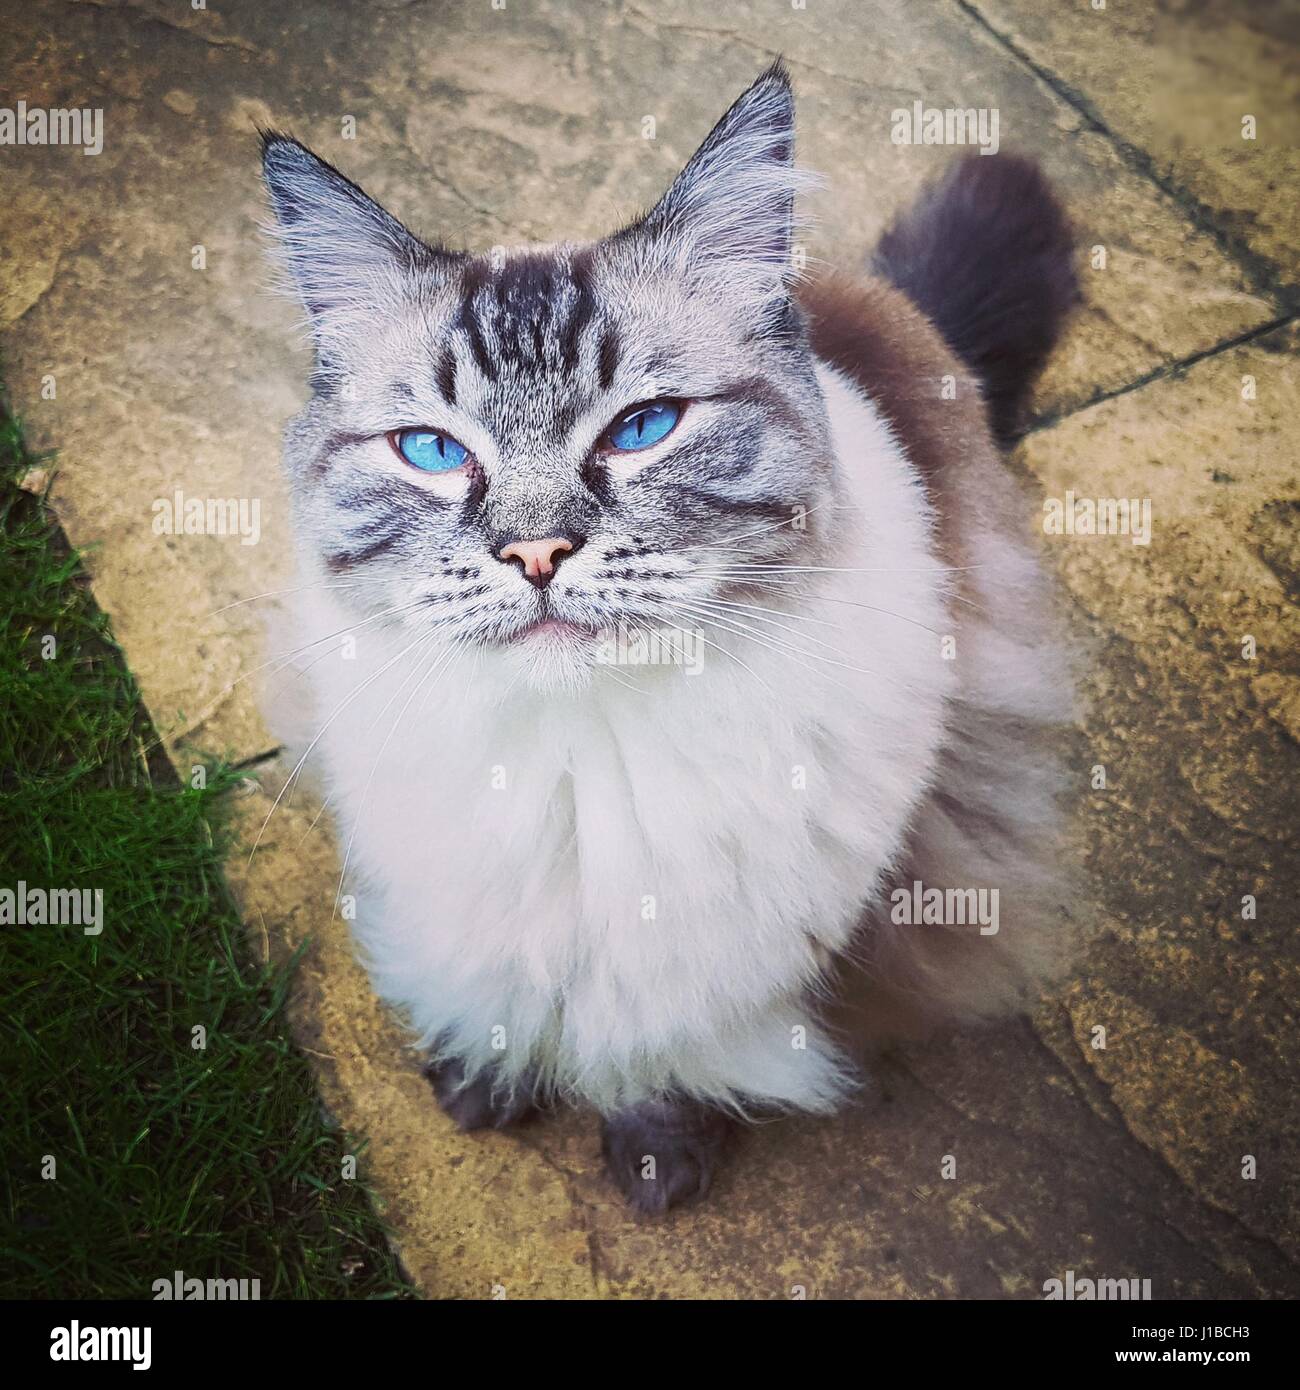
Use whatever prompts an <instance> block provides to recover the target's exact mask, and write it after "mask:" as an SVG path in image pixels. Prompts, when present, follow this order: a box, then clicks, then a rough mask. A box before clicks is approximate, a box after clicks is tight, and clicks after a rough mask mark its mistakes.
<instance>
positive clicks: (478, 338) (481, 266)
mask: <svg viewBox="0 0 1300 1390" xmlns="http://www.w3.org/2000/svg"><path fill="white" fill-rule="evenodd" d="M487 282H488V264H487V262H486V261H483V260H472V261H470V262H469V263H468V264H467V265H466V266H465V269H464V271H463V272H462V274H461V281H460V283H461V299H460V309H459V311H458V312H457V314H456V327H457V328H458V329H459V330H460V331H461V332H462V333H464V335H465V337H466V338H467V339H468V341H469V350H470V352H471V353H473V355H474V361H475V362H476V363H477V364H478V369H479V371H481V372H482V373H483V375H484V376H485V377H487V379H488V380H489V381H495V380H496V379H497V364H496V362H495V361H494V360H493V357H492V354H491V353H490V352H489V351H488V347H487V343H486V342H485V341H484V340H483V327H482V325H481V324H480V323H479V318H478V312H477V310H476V309H475V307H474V301H475V299H476V298H477V296H478V293H479V291H480V290H481V289H482V288H483V287H484V285H486V284H487Z"/></svg>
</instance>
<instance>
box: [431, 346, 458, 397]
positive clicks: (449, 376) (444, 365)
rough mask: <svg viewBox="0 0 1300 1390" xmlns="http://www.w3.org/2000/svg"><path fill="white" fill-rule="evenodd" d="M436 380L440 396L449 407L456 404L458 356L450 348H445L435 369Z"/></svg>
mask: <svg viewBox="0 0 1300 1390" xmlns="http://www.w3.org/2000/svg"><path fill="white" fill-rule="evenodd" d="M433 376H434V380H435V381H436V383H437V386H438V391H439V394H440V395H441V396H442V398H443V400H445V401H446V402H447V404H448V405H455V404H456V354H455V353H454V352H452V350H451V349H450V348H443V350H442V353H441V354H440V356H439V357H438V365H437V366H436V367H435V368H434V372H433Z"/></svg>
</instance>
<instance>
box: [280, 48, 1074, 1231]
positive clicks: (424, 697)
mask: <svg viewBox="0 0 1300 1390" xmlns="http://www.w3.org/2000/svg"><path fill="white" fill-rule="evenodd" d="M793 154H794V102H793V95H792V91H791V86H790V82H789V79H788V76H787V74H786V71H785V69H784V68H783V66H782V65H781V64H780V62H779V61H778V62H777V63H776V64H774V65H773V66H772V67H771V68H769V69H768V70H767V71H766V72H764V73H763V74H762V75H761V76H760V77H759V78H758V79H757V81H756V82H755V83H754V84H753V85H752V86H751V87H750V88H749V89H748V90H747V91H746V92H745V93H744V94H743V95H742V96H741V97H740V98H739V99H738V100H737V101H736V102H735V103H734V105H732V107H731V108H730V109H729V110H728V111H727V113H726V114H725V115H724V116H723V117H722V119H721V120H720V121H719V122H718V124H717V125H716V126H715V128H714V129H713V131H712V132H711V133H710V134H709V136H708V137H707V139H706V140H705V141H704V143H703V145H702V146H701V147H700V149H699V150H698V151H697V152H696V154H695V155H694V156H693V157H692V158H691V160H690V161H689V163H688V164H687V165H686V166H685V168H684V170H683V171H682V173H681V174H680V175H679V176H678V177H677V179H676V180H675V181H674V182H673V184H672V185H671V187H670V188H669V189H668V191H667V192H666V193H665V194H664V196H663V197H662V198H661V199H660V200H659V202H658V203H657V204H656V205H655V206H654V207H653V208H652V209H651V210H650V211H649V212H648V213H647V214H645V215H644V216H643V217H640V218H639V219H638V220H636V221H634V222H632V223H631V224H630V225H628V226H626V227H624V228H622V229H621V230H619V231H617V232H615V233H614V234H612V235H610V236H608V237H607V238H605V239H603V240H600V241H597V242H594V243H591V244H581V245H578V244H559V245H551V246H544V247H530V248H524V249H519V250H510V251H506V252H500V251H496V252H493V253H492V254H491V255H482V254H470V253H467V252H463V251H458V250H449V249H446V248H444V247H442V246H440V245H438V244H436V243H433V242H426V241H422V240H420V239H418V238H417V237H416V236H415V235H413V234H412V233H411V232H409V231H408V230H407V229H406V228H405V227H404V226H403V225H402V224H401V223H400V222H398V221H397V220H396V219H395V218H394V217H393V216H392V215H391V214H389V213H388V212H387V211H385V210H384V209H382V208H381V207H380V206H379V205H378V204H376V203H375V202H374V201H372V200H371V199H370V198H369V197H368V196H367V195H366V194H365V193H363V192H362V191H361V189H360V188H358V187H357V186H356V185H355V184H353V183H352V182H351V181H349V180H348V179H347V178H345V177H344V176H343V175H342V174H341V173H339V172H338V171H337V170H335V169H334V168H333V167H331V166H330V165H328V164H327V163H325V162H324V161H323V160H321V159H319V158H317V157H316V156H315V155H313V154H312V153H311V152H310V151H308V150H307V149H306V148H305V147H304V146H303V145H301V144H299V143H298V142H296V141H295V140H293V139H291V138H290V137H288V136H286V135H283V134H280V133H277V132H273V131H266V132H264V133H263V171H264V177H265V182H266V186H267V188H268V190H269V194H270V201H271V206H272V210H273V213H274V219H273V223H272V225H271V227H270V228H269V230H271V231H272V233H273V235H274V236H275V237H276V239H277V248H276V252H277V256H278V258H279V263H280V264H281V266H282V267H283V268H284V269H286V270H287V275H286V277H285V278H286V281H287V283H288V286H289V288H290V289H291V291H292V292H293V293H294V294H295V295H296V296H297V298H298V299H299V300H300V301H301V304H302V305H303V306H304V307H305V310H306V316H305V324H306V327H307V328H308V330H309V333H310V337H311V341H312V344H313V346H314V352H315V370H314V373H313V376H312V381H311V385H312V395H311V398H310V401H309V403H308V404H307V405H306V407H305V408H304V409H303V410H302V412H301V413H300V414H299V415H298V416H297V417H296V418H295V419H294V420H292V421H291V422H290V424H289V425H288V427H287V429H286V433H285V447H284V454H285V461H286V466H287V470H288V476H289V480H290V490H291V495H292V499H293V521H294V531H295V537H296V544H297V550H298V553H299V562H300V574H301V577H300V579H299V581H298V584H297V587H298V590H299V593H298V596H297V600H296V609H295V615H294V625H295V644H296V646H297V647H298V648H299V649H300V650H301V651H302V652H303V653H304V655H305V657H306V662H305V665H306V669H307V671H308V676H307V680H308V681H309V683H310V687H311V689H312V692H313V712H314V720H315V723H314V725H313V728H314V729H315V730H316V732H315V734H314V736H313V738H312V740H311V742H310V743H309V744H308V746H307V753H310V754H311V755H312V756H314V757H317V758H320V759H321V760H323V763H324V772H325V781H326V784H327V787H328V790H329V793H330V806H331V809H332V814H333V815H334V816H335V818H336V823H337V827H338V832H339V836H340V841H341V844H342V846H343V850H344V856H345V861H346V862H345V866H344V871H345V873H346V874H347V875H348V882H349V885H350V886H351V885H353V884H355V885H356V890H355V898H356V903H357V907H356V920H355V921H354V922H353V929H354V933H355V937H356V940H357V942H358V945H359V949H360V951H361V953H362V955H363V958H364V960H365V961H366V964H367V966H368V969H369V971H370V974H371V978H372V980H373V983H374V986H375V988H376V990H377V991H378V993H379V994H380V995H381V996H382V997H383V998H384V999H385V1000H387V1001H389V1003H390V1004H392V1005H393V1006H395V1007H396V1008H397V1010H399V1011H400V1013H401V1014H402V1015H403V1017H404V1018H405V1019H406V1020H407V1021H408V1023H409V1025H410V1026H411V1027H412V1028H413V1029H414V1030H415V1032H416V1033H417V1034H418V1044H419V1046H421V1047H422V1048H425V1049H427V1050H428V1055H429V1062H428V1069H429V1075H430V1078H431V1081H432V1084H433V1088H434V1090H435V1093H436V1096H437V1099H438V1101H439V1102H440V1103H441V1105H442V1107H443V1108H444V1110H445V1111H446V1112H447V1113H448V1114H449V1115H450V1116H451V1117H452V1118H453V1119H454V1120H455V1121H456V1122H457V1123H458V1124H459V1125H460V1126H462V1127H463V1128H466V1129H474V1128H483V1127H502V1126H505V1125H507V1124H510V1123H513V1122H516V1121H520V1120H522V1119H524V1118H525V1117H526V1116H527V1115H528V1114H530V1112H532V1111H533V1110H534V1109H535V1108H536V1107H537V1106H539V1105H541V1104H544V1103H547V1102H551V1101H556V1100H564V1101H569V1102H574V1103H579V1104H584V1105H586V1106H589V1107H592V1108H594V1109H595V1110H596V1111H598V1112H599V1114H600V1116H601V1122H602V1126H603V1152H604V1156H605V1160H606V1165H607V1168H608V1171H609V1173H610V1175H611V1177H612V1178H613V1180H614V1182H615V1183H616V1184H617V1186H618V1187H619V1189H620V1190H621V1191H622V1192H623V1194H624V1195H625V1196H626V1197H627V1199H628V1200H629V1201H630V1202H631V1203H632V1204H633V1206H634V1207H635V1208H636V1209H638V1210H639V1211H642V1212H647V1213H650V1212H656V1213H657V1212H661V1211H664V1210H666V1209H667V1208H668V1207H670V1206H672V1205H674V1204H675V1203H677V1202H683V1201H687V1200H691V1199H694V1198H698V1197H700V1196H702V1195H703V1194H704V1193H705V1192H706V1191H707V1190H708V1188H709V1185H710V1182H711V1180H712V1177H713V1175H714V1172H715V1170H716V1168H717V1167H718V1164H719V1161H720V1158H721V1156H722V1155H723V1153H724V1150H725V1149H726V1147H727V1144H728V1136H729V1135H730V1134H731V1133H732V1132H733V1131H734V1128H735V1125H736V1122H738V1121H744V1120H746V1119H750V1118H753V1117H756V1116H760V1115H770V1114H774V1113H780V1112H788V1111H801V1112H811V1113H826V1112H829V1111H832V1110H834V1109H835V1108H836V1107H838V1106H840V1105H842V1104H843V1103H845V1102H846V1101H847V1100H849V1099H850V1098H851V1097H853V1095H854V1094H855V1093H856V1092H857V1090H858V1089H859V1087H860V1086H861V1085H862V1084H863V1068H862V1064H861V1061H860V1053H859V1051H858V1039H859V1036H860V1033H861V1032H862V1031H863V1030H865V1031H867V1032H870V1031H871V1030H872V1029H873V1028H874V1027H878V1026H880V1025H881V1024H882V1022H887V1021H891V1020H896V1021H899V1023H900V1026H902V1019H901V1015H902V1014H903V1013H905V1014H907V1015H908V1017H909V1019H910V1020H911V1021H912V1023H913V1024H916V1025H917V1026H922V1027H928V1026H932V1025H933V1024H934V1023H935V1022H939V1021H949V1022H953V1023H960V1022H963V1021H967V1020H972V1019H976V1018H981V1017H986V1016H990V1015H994V1014H997V1013H999V1012H1001V1011H1004V1010H1006V1009H1009V1008H1013V1007H1015V1006H1016V1005H1017V1003H1018V1002H1019V1001H1020V1000H1021V999H1022V998H1023V997H1024V995H1025V992H1026V990H1027V989H1029V988H1032V987H1033V986H1034V984H1035V983H1036V982H1038V981H1040V980H1041V979H1043V978H1044V977H1045V975H1046V973H1048V972H1049V971H1050V970H1051V969H1053V968H1054V965H1053V962H1054V961H1055V960H1056V958H1057V952H1056V951H1055V949H1054V947H1055V943H1056V942H1057V941H1058V940H1061V939H1063V923H1064V916H1063V904H1065V903H1067V902H1068V897H1069V891H1070V890H1069V889H1068V887H1067V882H1068V878H1069V871H1068V869H1067V868H1066V867H1064V862H1063V861H1064V858H1065V856H1064V855H1063V853H1062V850H1061V835H1060V819H1059V812H1058V809H1057V803H1058V801H1059V792H1060V789H1061V786H1062V778H1063V773H1062V770H1061V756H1060V731H1061V730H1062V729H1063V728H1065V727H1067V726H1068V724H1069V722H1070V720H1071V718H1072V717H1073V696H1072V677H1071V674H1070V669H1069V661H1068V659H1067V656H1066V644H1065V643H1064V642H1063V641H1062V639H1061V636H1060V626H1059V621H1058V619H1057V617H1056V616H1055V615H1054V599H1053V591H1052V586H1051V584H1050V582H1049V581H1048V579H1047V577H1046V575H1045V573H1044V571H1043V568H1042V566H1041V564H1040V561H1039V559H1038V557H1037V555H1036V552H1035V549H1034V546H1033V545H1032V544H1031V543H1030V541H1029V539H1028V535H1029V529H1028V528H1029V523H1028V514H1027V509H1026V508H1025V506H1024V505H1023V503H1022V500H1021V494H1020V492H1019V490H1018V487H1017V485H1016V484H1014V483H1013V481H1012V479H1011V477H1010V476H1009V473H1008V470H1007V469H1006V467H1005V465H1004V464H1003V463H1002V461H1001V458H1000V456H999V452H998V445H999V444H1006V443H1008V442H1009V441H1010V440H1011V439H1012V438H1013V436H1014V433H1015V430H1016V429H1017V427H1018V422H1019V421H1020V419H1021V418H1022V416H1021V412H1022V408H1023V406H1024V403H1025V398H1026V394H1027V392H1028V390H1029V387H1030V386H1031V384H1032V382H1033V380H1034V378H1035V376H1036V375H1037V373H1038V371H1039V369H1040V368H1041V366H1042V365H1043V363H1044V361H1045V359H1046V357H1047V355H1048V352H1049V351H1050V349H1051V347H1052V345H1053V343H1054V342H1055V341H1056V338H1057V336H1058V333H1059V331H1060V328H1061V325H1062V322H1063V320H1064V318H1065V316H1066V314H1067V312H1068V309H1069V307H1070V304H1071V302H1072V300H1073V298H1074V297H1075V294H1076V288H1075V280H1074V276H1073V272H1072V269H1071V260H1072V253H1071V244H1070V233H1069V229H1068V226H1067V224H1066V221H1065V218H1064V216H1063V214H1062V212H1061V209H1060V207H1059V205H1058V203H1057V201H1056V199H1055V198H1054V196H1053V195H1052V193H1051V191H1050V190H1049V188H1048V187H1047V185H1046V183H1045V181H1044V179H1043V178H1042V176H1041V175H1040V174H1039V172H1038V171H1037V169H1036V168H1035V167H1034V166H1033V165H1032V164H1031V163H1029V162H1028V161H1026V160H1023V159H1019V158H1016V157H1011V156H1006V155H997V156H994V157H986V156H971V157H968V158H966V159H964V160H963V161H961V162H958V163H957V164H955V165H954V166H952V167H951V168H950V170H949V172H948V174H947V175H946V176H945V177H944V178H943V179H942V180H941V181H940V182H939V183H938V184H937V185H936V186H934V187H933V188H931V189H930V191H929V192H928V193H927V194H925V195H924V196H923V197H922V199H921V201H920V202H919V203H918V204H917V206H916V207H915V208H914V209H913V210H912V211H911V212H909V213H907V214H905V215H904V216H903V217H902V218H901V220H900V221H899V222H898V223H897V224H896V225H895V226H894V227H893V229H892V230H891V231H890V232H889V233H888V234H887V235H886V236H885V237H884V239H883V240H882V241H881V243H880V245H879V247H878V249H877V252H876V255H875V259H874V267H873V270H872V271H871V272H868V273H864V274H862V275H857V276H843V275H834V274H827V273H823V274H818V275H811V276H808V275H803V274H800V273H798V272H797V270H796V262H797V261H798V259H799V257H798V255H797V254H796V251H797V244H796V238H797V236H798V227H799V223H798V222H797V220H796V198H797V197H798V195H800V194H801V192H802V191H803V189H804V186H805V184H806V182H807V176H806V175H804V174H803V173H802V172H800V171H799V170H797V169H796V167H795V165H794V162H793ZM650 637H653V638H654V639H655V640H654V642H653V643H650V642H649V640H648V639H649V638H650ZM340 640H345V641H346V642H347V643H348V644H349V648H350V649H349V650H348V651H345V652H343V653H341V654H340V652H339V651H337V650H336V649H337V648H338V646H339V642H340ZM646 653H652V654H653V656H654V659H638V654H639V655H640V657H644V656H645V654H646ZM341 655H342V656H348V657H351V658H352V659H348V660H345V659H340V656H341ZM688 658H689V659H688ZM928 889H931V890H932V889H938V890H940V892H939V900H940V901H941V902H943V903H946V904H947V907H946V909H945V910H944V911H942V912H940V911H939V910H938V909H936V912H935V913H934V914H931V913H929V912H928V911H923V913H922V916H923V918H924V920H922V921H917V922H911V921H909V920H907V919H908V916H909V914H910V912H911V906H910V905H911V904H913V903H916V904H921V903H922V902H928V901H931V898H927V897H926V896H925V893H926V890H928ZM967 889H970V890H977V889H983V890H996V893H994V895H993V901H995V902H999V903H1000V907H999V909H998V912H997V914H996V917H995V918H994V919H993V920H992V926H993V929H992V930H990V919H989V918H988V915H987V914H984V915H983V916H982V918H981V920H980V921H979V922H976V921H975V920H974V917H973V916H968V915H967V914H966V913H965V912H963V910H962V904H963V903H971V902H973V901H974V894H973V893H969V894H965V896H963V894H964V890H967ZM952 890H958V891H956V892H955V893H954V892H953V891H952ZM931 897H932V895H931ZM981 901H984V899H981ZM954 904H955V906H954ZM904 908H906V910H905V911H904V910H903V909H904ZM954 912H955V913H956V917H957V918H960V919H963V920H960V921H957V920H952V918H953V914H954ZM900 913H901V915H900ZM936 916H937V917H939V918H941V919H942V920H938V921H936V920H934V918H935V917H936Z"/></svg>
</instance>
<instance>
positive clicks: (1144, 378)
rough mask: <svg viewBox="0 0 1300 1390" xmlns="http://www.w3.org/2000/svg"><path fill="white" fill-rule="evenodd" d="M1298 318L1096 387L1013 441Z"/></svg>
mask: <svg viewBox="0 0 1300 1390" xmlns="http://www.w3.org/2000/svg"><path fill="white" fill-rule="evenodd" d="M1297 319H1300V313H1291V314H1286V315H1284V316H1283V317H1282V318H1277V319H1270V320H1269V322H1268V323H1262V324H1260V325H1259V326H1258V327H1256V328H1248V329H1247V330H1246V331H1245V332H1244V333H1238V334H1237V335H1236V336H1235V337H1233V338H1224V339H1223V340H1222V342H1218V343H1215V344H1213V346H1211V347H1207V348H1201V349H1200V350H1199V351H1198V352H1193V353H1190V354H1189V355H1188V356H1186V357H1180V358H1178V360H1177V361H1175V362H1165V363H1162V364H1161V365H1160V366H1158V367H1153V368H1152V369H1151V370H1150V371H1149V372H1144V373H1143V374H1142V375H1141V376H1139V377H1135V378H1134V379H1133V380H1132V381H1130V382H1126V383H1125V384H1124V385H1123V386H1116V387H1113V388H1112V389H1111V390H1109V391H1099V392H1097V394H1096V395H1094V396H1090V397H1089V398H1088V399H1087V400H1086V401H1082V402H1080V403H1079V404H1078V405H1072V406H1069V407H1067V408H1066V409H1065V410H1059V411H1050V412H1048V413H1047V414H1046V415H1040V416H1039V417H1038V418H1037V419H1036V420H1034V421H1033V423H1032V424H1030V425H1028V426H1027V427H1026V428H1025V429H1023V430H1022V431H1021V432H1020V433H1019V434H1018V435H1017V436H1016V439H1015V442H1016V443H1019V441H1020V440H1022V439H1027V438H1028V437H1029V436H1030V435H1031V434H1038V433H1039V432H1040V431H1042V430H1049V429H1051V428H1052V427H1053V426H1054V425H1059V424H1060V423H1061V421H1063V420H1068V419H1070V417H1071V416H1073V415H1080V414H1082V413H1083V412H1084V411H1085V410H1091V409H1092V408H1093V407H1094V406H1098V405H1104V404H1105V403H1106V402H1107V401H1113V400H1116V399H1117V398H1118V397H1120V396H1127V395H1131V394H1132V393H1133V392H1134V391H1140V390H1141V389H1142V388H1143V387H1144V386H1150V385H1151V384H1152V383H1154V382H1157V381H1164V380H1165V379H1166V378H1168V377H1179V376H1181V375H1183V373H1184V372H1186V371H1188V370H1189V369H1190V368H1192V367H1195V366H1199V364H1200V363H1202V362H1205V361H1207V360H1208V359H1209V358H1211V357H1218V356H1220V355H1221V354H1222V353H1225V352H1231V351H1232V349H1234V348H1239V347H1245V346H1246V345H1247V344H1249V343H1253V342H1254V341H1255V340H1256V339H1258V338H1264V337H1267V336H1268V334H1270V333H1275V332H1277V330H1278V329H1280V328H1286V327H1288V326H1289V325H1291V324H1293V323H1295V322H1296V321H1297Z"/></svg>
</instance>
